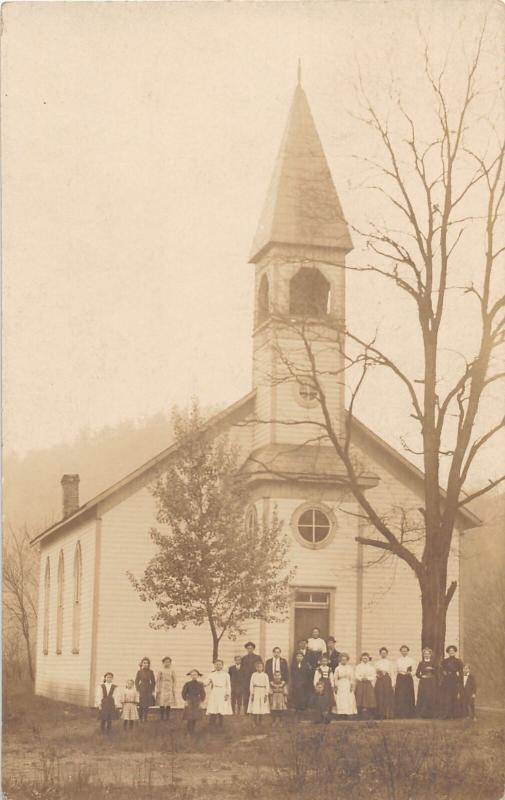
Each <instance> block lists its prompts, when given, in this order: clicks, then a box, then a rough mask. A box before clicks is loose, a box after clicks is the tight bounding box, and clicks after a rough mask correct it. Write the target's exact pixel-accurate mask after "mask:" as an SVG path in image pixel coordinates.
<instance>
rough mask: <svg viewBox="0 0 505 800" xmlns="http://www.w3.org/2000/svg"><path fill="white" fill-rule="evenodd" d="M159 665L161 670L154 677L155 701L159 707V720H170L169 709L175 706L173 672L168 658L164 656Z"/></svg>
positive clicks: (170, 660)
mask: <svg viewBox="0 0 505 800" xmlns="http://www.w3.org/2000/svg"><path fill="white" fill-rule="evenodd" d="M161 663H162V665H163V669H160V671H159V672H158V674H157V676H156V701H157V703H158V705H159V707H160V719H170V709H171V707H172V706H175V687H176V680H175V672H174V670H173V669H172V659H171V658H170V657H169V656H165V658H164V659H163V660H162V662H161Z"/></svg>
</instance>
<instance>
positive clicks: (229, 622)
mask: <svg viewBox="0 0 505 800" xmlns="http://www.w3.org/2000/svg"><path fill="white" fill-rule="evenodd" d="M174 431H175V441H176V444H177V450H176V455H175V457H174V461H173V463H172V464H171V466H170V467H169V468H168V470H167V471H166V473H164V474H163V475H162V476H161V477H159V479H158V480H157V481H156V483H155V484H154V486H153V488H152V491H153V495H154V497H155V498H156V501H157V508H158V511H157V519H158V522H159V523H160V524H161V525H163V530H158V529H156V528H153V529H152V530H151V531H150V536H151V539H152V541H153V542H154V544H155V545H156V547H157V553H156V555H155V556H154V557H153V558H152V559H151V561H150V562H149V564H148V566H147V568H146V570H145V572H144V574H143V576H142V577H141V578H140V579H136V578H135V577H134V576H132V575H130V576H129V577H130V580H131V581H132V583H133V585H134V586H135V588H136V589H137V591H138V592H139V594H140V597H141V599H142V600H143V601H152V602H153V603H154V605H155V606H156V613H155V614H154V616H153V618H152V620H151V626H152V627H153V628H156V629H161V628H175V627H177V626H178V625H181V626H182V627H185V626H186V625H188V624H192V625H198V626H199V625H203V624H205V623H207V624H208V625H209V628H210V631H211V634H212V658H213V660H215V659H216V658H217V657H218V652H219V644H220V642H221V640H222V638H223V636H225V634H226V636H228V637H229V638H230V639H234V638H236V637H237V636H238V635H240V634H242V633H244V632H245V623H246V621H249V620H251V619H262V620H265V621H266V622H274V621H280V620H282V619H283V618H285V613H286V609H287V601H288V590H289V581H290V578H291V573H290V572H289V570H288V561H287V553H288V540H287V537H286V536H285V535H284V534H283V533H282V530H281V525H280V523H279V521H278V519H277V516H276V514H275V513H274V514H273V516H272V519H271V521H270V523H267V522H266V521H263V522H260V523H258V522H257V520H256V518H254V519H252V518H251V519H249V520H248V522H249V524H247V525H246V524H245V518H244V511H245V508H246V505H247V502H248V496H247V486H246V478H245V475H243V474H241V473H240V470H239V465H240V460H239V452H238V450H237V449H236V448H235V447H234V446H232V445H230V443H229V442H228V441H227V439H226V438H224V437H220V438H216V439H213V438H212V437H211V434H210V432H209V431H207V430H206V429H205V427H204V425H203V423H202V419H201V417H200V413H199V410H198V407H197V406H196V405H194V406H193V408H192V410H191V412H190V414H189V415H188V416H187V417H183V416H181V415H176V418H175V423H174Z"/></svg>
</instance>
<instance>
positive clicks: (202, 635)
mask: <svg viewBox="0 0 505 800" xmlns="http://www.w3.org/2000/svg"><path fill="white" fill-rule="evenodd" d="M155 524H156V523H155V505H154V501H153V498H152V496H151V494H150V493H149V490H148V489H147V488H145V489H142V490H140V491H137V492H136V493H135V494H133V495H132V496H130V497H129V498H127V499H126V500H124V501H123V502H122V503H121V504H119V505H117V506H115V507H114V508H113V509H110V510H109V511H107V512H106V513H104V514H103V516H102V557H101V574H100V617H99V629H98V640H97V668H96V674H97V676H98V678H100V677H101V676H102V675H103V673H104V672H105V671H106V670H111V671H112V672H113V673H114V679H115V680H116V681H117V682H118V685H123V684H124V683H125V681H126V680H127V679H128V678H134V677H135V673H136V671H137V669H138V664H139V661H140V659H141V658H142V657H143V656H147V657H148V658H150V659H151V662H152V667H153V669H154V671H155V672H156V670H157V669H158V668H159V667H160V666H161V659H162V658H163V657H164V656H165V655H169V656H170V657H171V658H172V659H173V664H174V669H175V670H176V673H177V705H181V703H182V701H181V697H180V691H181V689H182V685H183V683H184V681H185V680H186V673H187V672H188V670H190V669H192V668H195V667H196V668H197V669H199V670H200V672H203V673H206V672H208V671H209V670H210V669H211V661H212V638H211V634H210V631H209V629H208V627H207V626H206V625H202V626H201V627H195V626H193V625H191V626H188V627H187V628H186V629H183V628H182V627H178V628H177V629H174V630H168V631H167V630H162V631H160V630H153V629H152V628H151V627H150V624H149V623H150V620H151V617H152V615H153V612H154V607H153V606H152V605H151V604H149V603H144V602H142V601H141V600H140V598H139V595H138V594H137V592H136V591H135V589H134V587H133V586H132V584H131V582H130V580H129V579H128V576H127V573H128V572H132V573H133V574H134V575H135V576H136V577H140V576H141V574H142V571H143V569H144V568H145V566H146V565H147V563H148V561H149V559H150V558H151V557H152V556H153V555H154V553H155V548H154V546H153V544H152V542H151V541H150V539H149V536H148V531H149V529H150V528H151V527H152V526H153V525H155ZM246 636H247V637H255V639H256V640H259V623H257V622H254V623H253V624H251V625H250V626H249V628H248V630H247V633H246ZM245 641H246V639H244V642H245ZM236 652H240V653H243V652H244V649H243V642H242V641H240V642H237V643H235V642H230V641H229V640H227V641H224V642H223V643H222V646H221V648H220V654H221V655H222V657H223V658H224V659H225V662H226V663H227V664H228V663H232V661H233V656H234V655H235V653H236Z"/></svg>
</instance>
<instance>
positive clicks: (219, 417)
mask: <svg viewBox="0 0 505 800" xmlns="http://www.w3.org/2000/svg"><path fill="white" fill-rule="evenodd" d="M255 398H256V392H255V390H253V391H252V392H249V393H248V394H246V395H245V396H244V397H242V398H241V399H240V400H238V401H237V402H236V403H233V404H232V405H231V406H229V407H228V408H226V409H225V410H224V411H221V412H219V413H218V414H215V415H214V416H212V417H210V418H209V419H208V420H207V422H206V423H205V426H204V429H205V430H210V429H212V428H215V429H217V430H219V428H220V427H221V426H223V427H226V426H228V425H233V424H235V422H243V420H244V419H246V418H248V417H250V418H251V420H252V419H253V417H252V414H253V412H254V401H255ZM354 427H355V432H356V434H357V435H358V436H361V437H362V438H363V442H364V444H365V445H367V446H368V447H373V448H374V449H375V450H377V451H379V452H380V453H382V455H383V456H384V457H385V458H387V459H388V461H389V462H390V463H391V464H392V465H393V466H394V467H395V468H396V469H397V470H398V471H399V472H401V473H403V474H404V475H408V476H409V477H410V479H411V480H413V481H414V482H415V483H418V484H419V483H420V482H421V481H423V480H424V475H423V472H422V471H421V470H420V469H418V467H416V466H415V465H414V464H412V463H411V462H410V461H408V459H406V458H405V457H404V456H403V455H401V453H399V452H398V451H397V450H395V449H394V448H393V447H391V445H389V444H387V442H385V441H384V440H383V439H381V438H380V436H377V434H376V433H374V432H373V431H371V430H370V428H368V427H367V426H366V425H365V424H364V423H363V422H360V421H359V420H357V419H356V418H354ZM331 450H332V448H331V447H309V446H300V445H270V446H268V447H265V448H263V449H261V450H259V451H256V452H255V453H252V454H251V456H250V457H249V458H248V459H247V461H246V462H245V464H244V469H245V470H247V471H250V472H251V474H253V473H255V474H258V470H261V469H264V470H266V471H267V472H268V473H269V474H270V475H272V476H273V477H275V476H280V477H281V478H284V479H292V480H296V479H297V478H299V479H300V480H311V479H314V480H316V479H319V480H320V479H321V476H322V475H323V477H326V478H327V479H328V480H329V481H331V482H332V483H334V482H338V481H340V480H341V481H342V482H344V470H343V467H342V466H341V465H340V464H339V462H338V458H337V456H336V454H335V453H334V452H330V451H331ZM176 451H177V444H176V443H175V442H174V443H172V444H171V445H169V447H166V448H165V449H164V450H162V451H161V452H160V453H158V454H157V455H156V456H154V457H153V458H151V459H149V461H146V463H145V464H142V465H141V466H140V467H138V469H136V470H134V471H133V472H130V473H129V474H128V475H126V476H125V477H124V478H122V479H121V480H120V481H117V482H116V483H114V484H112V486H109V488H107V489H105V490H104V491H103V492H100V494H97V495H96V496H95V497H93V498H92V499H91V500H88V502H87V503H84V505H82V506H80V508H78V509H77V511H75V512H74V513H73V514H72V515H71V516H68V517H65V518H64V519H61V520H59V521H58V522H56V523H55V524H54V525H51V526H50V527H49V528H47V529H46V530H45V531H42V532H41V533H39V534H38V535H37V536H35V538H34V539H32V544H37V543H39V542H40V541H42V539H45V538H46V536H49V535H50V534H52V533H56V531H58V530H60V529H63V528H66V527H67V526H70V527H71V526H72V524H73V523H74V522H75V523H80V522H81V521H82V520H83V518H85V517H86V516H87V515H89V514H90V512H96V509H97V507H98V505H99V504H100V503H102V502H103V501H105V500H108V499H109V498H112V497H113V496H114V495H118V494H119V493H120V492H121V491H122V490H124V489H125V488H128V489H129V490H130V491H133V490H134V489H135V487H136V485H139V486H140V485H145V484H146V483H147V482H148V481H149V480H152V479H154V478H155V477H156V475H157V474H158V473H159V471H160V469H162V468H163V462H164V461H166V459H167V458H169V457H170V456H172V455H173V454H175V453H176ZM362 478H363V481H364V482H365V483H367V482H368V483H370V484H371V485H373V484H374V483H376V480H377V479H376V476H375V475H374V474H373V473H364V475H363V476H362ZM444 495H445V492H443V491H442V497H443V496H444ZM459 513H460V519H461V521H462V525H463V527H464V528H475V527H478V526H480V525H481V524H482V522H481V520H480V519H479V517H478V516H477V515H476V514H474V513H473V512H472V511H470V510H469V509H467V508H461V510H460V512H459Z"/></svg>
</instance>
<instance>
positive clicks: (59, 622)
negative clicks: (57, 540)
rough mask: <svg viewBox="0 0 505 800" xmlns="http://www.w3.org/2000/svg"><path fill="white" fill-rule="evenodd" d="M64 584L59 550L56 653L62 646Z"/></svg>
mask: <svg viewBox="0 0 505 800" xmlns="http://www.w3.org/2000/svg"><path fill="white" fill-rule="evenodd" d="M64 584H65V565H64V562H63V550H60V557H59V560H58V595H57V606H56V652H57V653H61V648H62V644H63V591H64Z"/></svg>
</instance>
